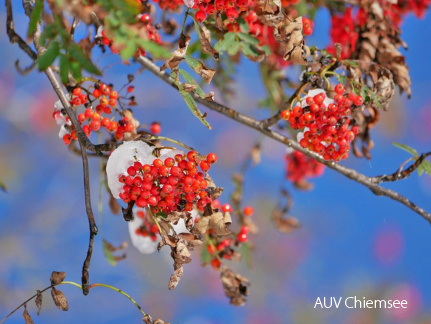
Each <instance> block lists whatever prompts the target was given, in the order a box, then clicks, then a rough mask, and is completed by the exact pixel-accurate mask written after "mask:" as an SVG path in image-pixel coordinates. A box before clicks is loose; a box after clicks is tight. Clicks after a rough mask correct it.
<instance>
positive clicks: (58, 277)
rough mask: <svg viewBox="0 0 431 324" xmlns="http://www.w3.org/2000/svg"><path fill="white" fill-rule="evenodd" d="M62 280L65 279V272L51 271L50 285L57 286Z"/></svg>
mask: <svg viewBox="0 0 431 324" xmlns="http://www.w3.org/2000/svg"><path fill="white" fill-rule="evenodd" d="M64 278H66V272H63V271H60V272H58V271H53V272H52V273H51V279H50V280H51V285H58V284H59V283H61V282H62V281H63V280H64Z"/></svg>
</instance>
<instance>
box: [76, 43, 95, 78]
mask: <svg viewBox="0 0 431 324" xmlns="http://www.w3.org/2000/svg"><path fill="white" fill-rule="evenodd" d="M68 51H69V53H70V56H71V57H72V58H74V59H75V60H76V61H77V62H79V64H80V66H81V67H82V68H84V69H85V70H86V71H88V72H90V73H92V74H97V75H101V74H102V73H101V72H100V71H99V69H98V68H97V67H96V66H95V65H94V64H93V62H91V60H90V59H89V58H88V57H87V55H85V53H84V52H83V50H82V49H81V48H80V47H79V46H78V45H77V44H75V43H72V45H71V46H70V47H69V48H68Z"/></svg>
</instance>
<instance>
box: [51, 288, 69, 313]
mask: <svg viewBox="0 0 431 324" xmlns="http://www.w3.org/2000/svg"><path fill="white" fill-rule="evenodd" d="M51 296H52V299H53V300H54V303H55V306H57V307H58V308H59V309H61V310H62V311H68V310H69V305H68V303H67V299H66V296H65V295H64V294H63V293H62V292H61V291H60V290H57V289H55V288H54V287H52V289H51Z"/></svg>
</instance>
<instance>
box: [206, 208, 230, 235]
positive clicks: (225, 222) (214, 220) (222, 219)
mask: <svg viewBox="0 0 431 324" xmlns="http://www.w3.org/2000/svg"><path fill="white" fill-rule="evenodd" d="M231 223H232V219H231V217H230V214H229V213H225V215H223V213H221V212H216V213H214V214H212V215H211V217H210V220H209V228H210V229H213V230H215V232H216V234H217V235H228V234H230V231H229V229H228V226H229V225H230V224H231Z"/></svg>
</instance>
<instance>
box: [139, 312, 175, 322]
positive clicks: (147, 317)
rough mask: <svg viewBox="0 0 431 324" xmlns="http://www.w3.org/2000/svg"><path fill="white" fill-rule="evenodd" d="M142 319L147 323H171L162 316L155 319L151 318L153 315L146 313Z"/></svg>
mask: <svg viewBox="0 0 431 324" xmlns="http://www.w3.org/2000/svg"><path fill="white" fill-rule="evenodd" d="M142 321H143V322H144V323H145V324H170V323H169V322H165V321H163V320H161V319H160V318H157V319H155V320H154V321H153V319H152V318H151V316H150V315H149V314H147V315H145V316H144V317H143V318H142Z"/></svg>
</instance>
